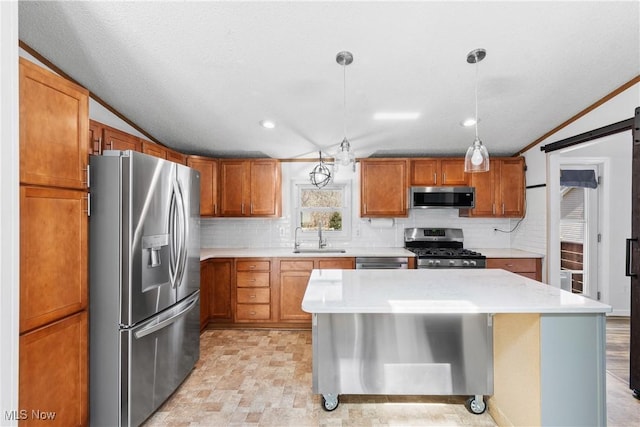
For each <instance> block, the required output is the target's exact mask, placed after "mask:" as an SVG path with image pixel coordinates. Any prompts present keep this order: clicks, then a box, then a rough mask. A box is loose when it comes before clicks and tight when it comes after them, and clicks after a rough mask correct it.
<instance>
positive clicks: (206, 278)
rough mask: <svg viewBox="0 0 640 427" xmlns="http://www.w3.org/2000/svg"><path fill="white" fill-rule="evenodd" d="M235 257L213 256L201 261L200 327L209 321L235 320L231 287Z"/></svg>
mask: <svg viewBox="0 0 640 427" xmlns="http://www.w3.org/2000/svg"><path fill="white" fill-rule="evenodd" d="M233 277H234V275H233V259H231V258H212V259H208V260H205V261H202V262H200V328H201V329H204V328H205V327H206V326H207V324H209V322H212V323H227V324H228V323H230V322H232V321H233V311H232V304H231V289H232V287H233Z"/></svg>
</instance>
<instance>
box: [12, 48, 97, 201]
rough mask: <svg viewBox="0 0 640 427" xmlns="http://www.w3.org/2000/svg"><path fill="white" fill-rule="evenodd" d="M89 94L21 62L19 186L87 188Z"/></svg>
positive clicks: (24, 61)
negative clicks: (20, 184) (21, 184)
mask: <svg viewBox="0 0 640 427" xmlns="http://www.w3.org/2000/svg"><path fill="white" fill-rule="evenodd" d="M88 135H89V94H88V92H87V91H86V90H85V89H83V88H81V87H80V86H77V85H76V84H74V83H71V82H70V81H68V80H66V79H64V78H62V77H60V76H58V75H56V74H53V73H51V72H49V71H47V70H44V69H42V68H40V67H38V66H37V65H35V64H33V63H31V62H29V61H27V60H25V59H23V58H20V182H21V183H23V184H37V185H50V186H55V187H66V188H78V189H83V188H86V186H87V183H86V175H87V173H86V169H87V160H88V156H87V151H88V149H87V137H88Z"/></svg>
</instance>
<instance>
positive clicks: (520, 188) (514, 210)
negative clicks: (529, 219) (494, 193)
mask: <svg viewBox="0 0 640 427" xmlns="http://www.w3.org/2000/svg"><path fill="white" fill-rule="evenodd" d="M500 162H501V166H500V181H499V185H500V199H499V204H498V206H497V207H496V209H499V211H498V213H499V214H500V216H503V217H510V218H522V217H523V216H524V198H525V183H524V158H522V157H520V158H514V159H502V160H501V161H500Z"/></svg>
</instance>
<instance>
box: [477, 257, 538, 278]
mask: <svg viewBox="0 0 640 427" xmlns="http://www.w3.org/2000/svg"><path fill="white" fill-rule="evenodd" d="M487 268H501V269H503V270H507V271H511V272H513V273H517V274H519V275H521V276H524V277H528V278H530V279H533V280H537V281H541V280H542V260H541V259H540V258H487Z"/></svg>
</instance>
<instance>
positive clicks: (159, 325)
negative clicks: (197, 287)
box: [133, 294, 200, 339]
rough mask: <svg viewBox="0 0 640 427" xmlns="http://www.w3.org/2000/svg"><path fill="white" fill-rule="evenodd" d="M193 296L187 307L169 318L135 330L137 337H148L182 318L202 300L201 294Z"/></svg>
mask: <svg viewBox="0 0 640 427" xmlns="http://www.w3.org/2000/svg"><path fill="white" fill-rule="evenodd" d="M191 298H192V299H193V300H192V301H191V302H189V304H188V305H187V307H186V308H185V309H184V310H181V311H180V312H178V313H176V314H174V315H173V316H171V317H169V318H168V319H164V320H161V321H159V322H158V323H152V324H150V325H149V326H147V327H144V328H142V329H140V330H139V331H136V332H134V334H133V336H134V337H136V339H140V338H143V337H146V336H147V335H151V334H152V333H154V332H157V331H159V330H160V329H162V328H166V327H167V326H169V325H171V324H172V323H175V322H176V321H177V320H178V319H180V318H181V317H182V316H184V315H185V314H187V313H188V312H190V311H191V310H192V309H193V307H194V306H195V305H196V304H197V303H198V301H199V300H200V295H199V294H198V295H194V296H193V297H191ZM185 302H186V301H185Z"/></svg>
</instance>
